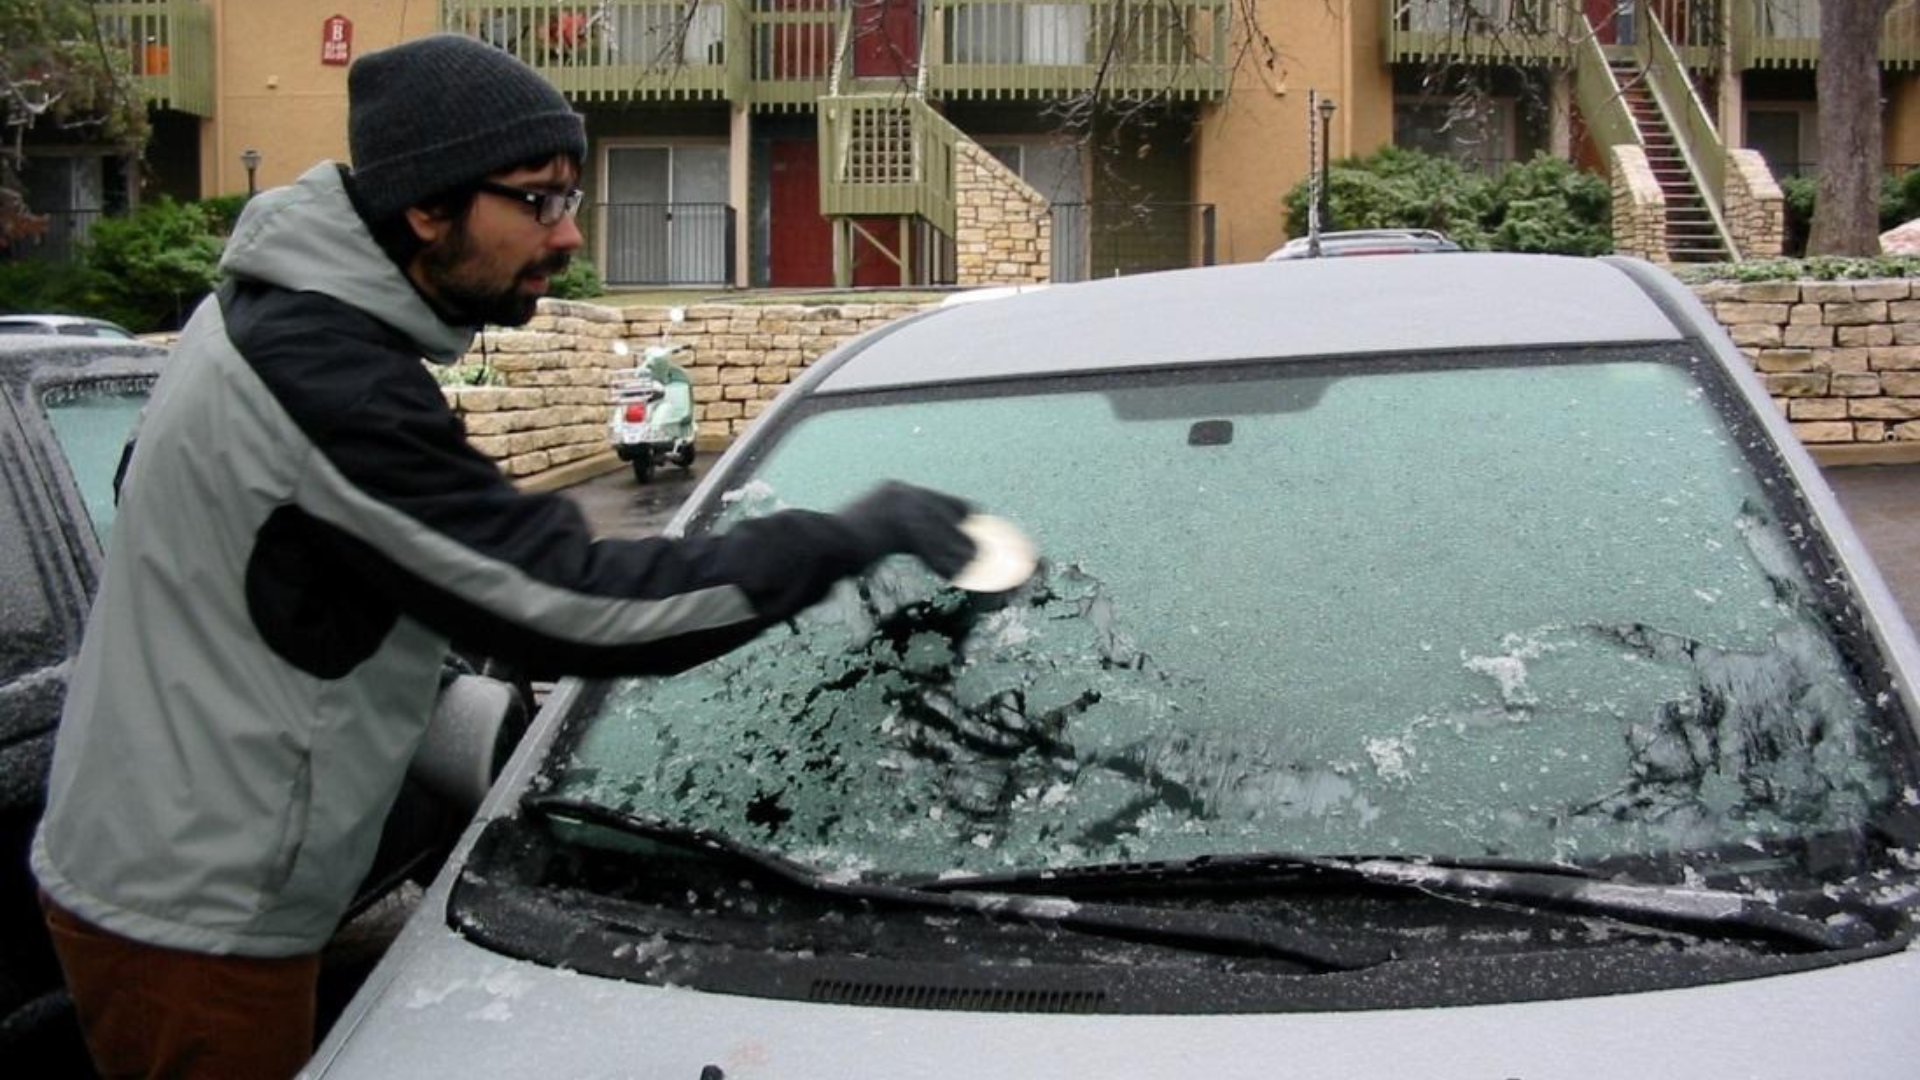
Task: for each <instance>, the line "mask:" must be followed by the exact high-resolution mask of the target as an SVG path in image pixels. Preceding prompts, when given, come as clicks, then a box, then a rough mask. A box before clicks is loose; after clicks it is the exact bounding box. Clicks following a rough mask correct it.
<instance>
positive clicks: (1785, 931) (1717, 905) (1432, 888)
mask: <svg viewBox="0 0 1920 1080" xmlns="http://www.w3.org/2000/svg"><path fill="white" fill-rule="evenodd" d="M1327 880H1335V881H1345V882H1349V883H1361V884H1365V885H1369V886H1377V887H1382V888H1389V889H1406V890H1412V891H1417V892H1421V893H1425V894H1427V895H1431V896H1437V897H1440V898H1442V899H1448V900H1463V901H1468V902H1476V903H1479V902H1485V903H1499V904H1508V905H1516V906H1521V907H1528V908H1535V909H1543V910H1555V911H1564V912H1568V913H1571V914H1577V915H1595V916H1603V917H1606V918H1611V919H1617V920H1621V921H1624V922H1632V923H1638V924H1641V925H1648V926H1660V927H1667V928H1671V929H1676V930H1681V931H1684V932H1688V933H1693V934H1696V935H1697V934H1703V933H1704V934H1708V935H1713V936H1723V937H1749V938H1763V939H1768V940H1772V941H1777V942H1783V943H1786V944H1789V945H1795V946H1799V947H1802V948H1813V949H1820V950H1842V949H1852V948H1858V947H1860V946H1863V945H1867V944H1870V943H1872V942H1873V941H1877V940H1879V939H1880V938H1881V934H1880V932H1879V931H1878V930H1877V929H1875V928H1874V927H1873V925H1872V924H1871V923H1870V922H1869V921H1867V920H1866V919H1865V918H1864V917H1862V914H1863V913H1862V912H1859V911H1849V912H1846V914H1848V915H1849V916H1852V917H1849V918H1844V919H1839V920H1836V921H1833V922H1829V921H1825V920H1821V919H1816V918H1811V917H1808V916H1805V915H1799V914H1795V913H1793V912H1790V911H1785V910H1782V909H1781V908H1779V907H1777V906H1775V905H1773V904H1772V903H1769V902H1768V901H1766V900H1763V899H1761V898H1759V897H1757V896H1750V895H1748V894H1745V893H1738V892H1729V891H1725V890H1718V889H1696V888H1680V887H1674V886H1667V885H1645V884H1634V883H1630V882H1620V881H1613V880H1607V879H1605V878H1603V877H1601V876H1600V875H1599V874H1598V873H1596V872H1594V871H1592V870H1589V869H1586V868H1584V867H1579V866H1572V865H1566V864H1561V863H1548V862H1529V861H1525V860H1515V859H1499V858H1485V859H1474V858H1464V859H1463V858H1443V857H1427V856H1372V857H1350V856H1323V855H1304V854H1293V853H1284V852H1275V853H1252V854H1243V855H1203V856H1198V857H1195V858H1192V859H1181V860H1169V861H1164V862H1146V863H1112V864H1106V865H1092V866H1073V867H1062V868H1059V869H1054V870H1026V871H1017V872H1012V873H1006V874H983V875H969V876H964V877H948V878H942V879H936V880H929V881H920V882H914V883H913V887H914V888H917V889H923V890H926V891H931V892H941V891H944V890H948V889H980V888H992V889H997V890H1001V891H1006V892H1018V891H1021V890H1025V889H1031V888H1045V889H1049V890H1051V891H1054V892H1064V893H1073V892H1077V891H1082V890H1085V889H1088V888H1090V887H1092V888H1106V887H1113V886H1128V885H1149V884H1150V885H1154V886H1160V887H1164V886H1168V885H1200V886H1202V887H1205V886H1209V885H1214V884H1231V885H1233V886H1236V887H1245V886H1247V885H1249V884H1265V885H1273V884H1277V883H1278V882H1280V881H1296V882H1304V881H1327Z"/></svg>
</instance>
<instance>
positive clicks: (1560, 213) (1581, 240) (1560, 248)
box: [1486, 153, 1613, 255]
mask: <svg viewBox="0 0 1920 1080" xmlns="http://www.w3.org/2000/svg"><path fill="white" fill-rule="evenodd" d="M1491 203H1492V209H1491V211H1490V212H1489V215H1488V217H1487V219H1486V224H1487V228H1488V232H1489V234H1490V236H1491V238H1492V246H1493V247H1495V248H1497V249H1499V250H1501V251H1531V252H1543V253H1557V254H1562V255H1603V254H1605V253H1607V252H1609V251H1612V250H1613V193H1612V191H1611V190H1610V189H1609V188H1608V186H1607V182H1606V181H1605V180H1603V179H1601V178H1600V177H1598V176H1595V175H1594V174H1592V173H1589V172H1583V171H1582V170H1580V169H1578V168H1576V167H1575V166H1574V165H1573V163H1572V162H1569V161H1563V160H1561V159H1560V158H1556V157H1554V156H1552V155H1551V154H1546V153H1541V154H1535V155H1534V157H1533V160H1532V161H1529V162H1526V163H1525V164H1521V165H1515V166H1513V167H1512V168H1510V169H1508V170H1507V171H1506V172H1503V173H1501V174H1500V177H1499V179H1497V180H1495V181H1494V183H1493V190H1492V198H1491Z"/></svg>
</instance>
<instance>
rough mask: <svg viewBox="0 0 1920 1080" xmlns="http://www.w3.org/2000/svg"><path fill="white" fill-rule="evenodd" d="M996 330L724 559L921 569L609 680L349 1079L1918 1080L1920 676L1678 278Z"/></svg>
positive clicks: (727, 480) (1187, 300)
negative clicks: (858, 562) (961, 509)
mask: <svg viewBox="0 0 1920 1080" xmlns="http://www.w3.org/2000/svg"><path fill="white" fill-rule="evenodd" d="M1421 264H1422V260H1414V259H1329V260H1313V261H1299V262H1293V261H1288V262H1278V263H1261V264H1254V265H1240V266H1226V267H1215V268H1208V269H1201V270H1192V271H1177V272H1172V273H1164V274H1150V275H1140V276H1136V277H1127V278H1118V279H1113V280H1103V281H1099V282H1094V283H1087V284H1077V285H1069V286H1064V287H1057V288H1053V289H1048V290H1045V291H1041V292H1033V293H1028V294H1025V295H1020V296H1014V297H1010V298H1007V299H1003V300H996V301H990V302H983V303H976V304H967V305H954V306H950V307H944V308H940V309H936V310H934V311H931V312H928V313H925V314H921V315H918V316H915V317H913V318H911V319H909V320H904V321H902V322H899V323H895V324H892V325H890V326H888V327H885V328H883V329H881V330H878V331H875V332H873V333H870V334H868V335H865V336H864V337H862V338H859V339H857V340H855V341H854V342H852V343H850V344H848V345H847V346H845V347H843V348H841V349H839V350H837V351H835V352H834V353H833V354H831V355H830V356H828V357H826V358H825V359H823V360H822V361H821V362H819V363H818V364H816V365H815V366H813V367H812V368H811V369H810V370H809V371H808V372H807V373H806V375H805V376H804V377H803V378H802V379H800V380H799V381H798V382H797V383H796V384H795V385H794V386H792V387H791V388H790V389H789V390H788V391H787V392H786V393H785V394H784V395H783V396H782V397H781V398H779V399H778V401H777V402H776V403H775V404H774V405H773V406H772V407H771V408H769V410H768V411H767V412H766V413H765V414H764V415H763V416H762V417H761V419H760V420H759V421H758V422H757V423H756V424H755V425H754V427H753V428H752V429H751V430H750V432H749V433H748V434H747V435H745V436H744V437H743V438H742V439H741V440H740V441H739V442H738V443H736V444H735V446H734V447H733V448H732V449H731V450H730V451H729V452H728V453H727V454H726V455H725V456H724V457H723V458H722V459H721V460H720V461H719V462H717V463H716V464H715V465H714V467H713V469H712V471H711V472H710V474H709V475H708V476H707V477H706V479H705V480H704V482H703V483H702V484H701V485H700V487H699V488H698V489H697V490H696V491H695V493H694V494H693V496H692V497H691V499H690V501H689V503H688V504H687V505H686V506H685V507H684V508H683V509H682V511H681V513H680V514H679V516H678V517H677V518H676V519H675V522H674V524H673V525H672V526H671V527H670V531H672V532H679V533H684V534H687V535H703V534H710V533H716V532H721V531H724V530H726V529H728V528H729V527H731V526H733V525H734V524H735V523H737V522H739V521H741V520H743V519H746V518H749V517H751V516H753V515H756V514H759V513H762V512H764V511H766V510H768V509H770V508H773V507H779V506H798V507H814V508H831V507H834V506H836V505H840V504H842V503H843V502H845V501H846V500H848V499H851V498H853V497H854V496H855V495H857V494H858V493H859V492H861V491H862V490H864V489H865V488H866V487H867V486H868V485H870V484H872V483H874V482H876V481H878V480H880V479H882V478H885V477H897V478H900V479H903V480H907V481H911V482H916V483H921V484H927V485H931V486H934V487H938V488H941V489H945V490H948V491H952V492H955V493H957V494H959V495H961V496H963V497H965V498H967V499H969V500H971V501H972V502H974V503H975V504H976V505H978V506H979V507H980V508H981V509H982V510H984V511H987V512H991V513H993V514H998V515H1002V516H1005V517H1007V518H1010V519H1012V520H1014V521H1015V522H1018V523H1019V524H1020V525H1021V526H1022V527H1023V528H1024V529H1025V530H1026V531H1027V532H1029V533H1030V534H1031V536H1032V537H1033V538H1034V540H1035V541H1036V542H1037V544H1038V546H1039V549H1040V550H1041V551H1042V552H1043V554H1044V561H1043V564H1042V567H1041V570H1040V571H1039V573H1037V574H1036V575H1035V576H1034V577H1033V578H1032V579H1030V580H1029V581H1028V582H1027V583H1026V584H1024V585H1022V586H1019V587H1018V588H1016V589H1014V590H1012V591H1011V592H1007V593H1003V594H998V595H975V594H971V593H963V592H959V591H957V590H955V589H953V588H951V587H948V586H946V585H945V584H944V583H942V582H941V581H938V580H936V579H935V578H933V577H932V576H931V575H929V574H928V573H927V572H926V571H925V570H923V569H922V568H921V567H920V566H919V564H917V563H914V562H912V561H911V560H904V559H900V560H890V561H888V562H886V563H883V564H881V565H880V566H879V567H877V568H875V569H874V570H872V571H871V572H870V573H869V574H868V575H866V576H865V577H864V578H862V579H861V580H859V581H857V582H849V583H846V584H845V585H844V586H843V587H842V588H840V589H839V590H838V591H837V592H835V593H834V594H833V595H832V596H830V597H829V598H828V599H827V600H825V601H823V602H822V603H821V604H819V605H817V606H816V607H814V608H813V609H810V610H809V611H807V612H806V613H804V614H803V615H802V616H801V617H800V618H798V619H796V620H794V621H793V622H792V623H791V624H790V625H783V626H781V627H778V628H776V629H773V630H770V631H769V632H767V633H766V634H764V635H763V636H761V637H759V638H757V639H756V640H754V641H752V642H751V643H749V644H747V645H745V646H743V647H742V648H740V649H739V650H737V651H736V652H734V653H732V654H729V655H727V656H724V657H721V658H719V659H717V660H714V661H712V662H710V663H708V664H705V665H702V666H700V667H697V668H695V669H693V670H691V671H688V672H685V673H683V674H681V675H678V676H675V677H672V678H665V679H634V680H619V681H596V682H580V681H569V682H564V683H562V684H561V685H560V686H559V687H558V688H557V689H556V691H555V692H554V694H553V696H552V697H550V698H549V699H548V702H547V704H546V707H545V708H544V709H543V711H542V713H541V715H540V716H539V717H538V718H537V719H536V721H535V723H534V726H533V729H532V730H531V731H530V733H529V735H528V737H527V739H526V740H525V741H523V743H522V744H521V747H520V750H519V752H518V753H517V755H516V757H515V759H514V760H513V761H512V762H511V763H510V764H509V765H508V767H507V770H506V772H505V774H504V775H503V776H502V778H501V780H500V781H499V782H498V783H497V784H496V785H495V787H494V789H493V791H492V793H491V794H490V795H489V797H488V801H487V804H486V805H485V806H484V807H483V808H482V810H481V813H480V815H479V818H478V819H477V821H476V823H475V824H474V825H473V826H472V827H470V829H469V831H468V834H467V836H466V837H465V838H464V839H463V840H462V843H461V847H460V849H459V850H458V851H457V852H456V853H455V855H454V856H453V857H452V859H451V860H450V861H449V863H448V865H447V866H446V868H445V869H444V870H443V871H442V873H441V875H440V877H439V878H438V879H436V881H435V883H434V885H433V886H432V887H431V888H430V889H429V890H428V891H427V893H426V896H425V898H424V900H423V902H422V904H421V905H420V907H419V908H418V909H417V910H416V913H415V915H414V916H413V919H412V921H411V922H410V924H409V925H408V926H407V928H406V929H405V930H404V931H403V932H402V933H401V935H400V936H399V938H398V940H397V941H396V943H395V945H394V946H393V948H392V949H390V950H389V952H388V953H387V954H386V956H385V958H384V959H383V961H382V963H381V965H380V966H379V968H377V969H376V971H375V972H374V973H373V975H372V976H371V977H370V978H369V979H368V981H367V982H366V983H365V984H363V986H362V988H361V991H360V994H359V995H358V997H357V998H356V999H355V1001H354V1002H353V1003H352V1004H351V1005H350V1006H349V1007H348V1009H347V1011H346V1013H345V1014H343V1019H342V1021H341V1022H340V1023H339V1024H337V1025H336V1026H335V1027H334V1029H333V1032H332V1034H331V1035H330V1036H329V1037H328V1038H327V1040H326V1041H325V1042H324V1043H323V1045H322V1046H321V1047H320V1049H319V1052H318V1054H317V1056H316V1057H315V1059H314V1060H313V1062H312V1063H311V1065H310V1066H309V1069H308V1072H307V1075H309V1076H312V1077H326V1078H328V1080H359V1078H362V1077H376V1076H394V1075H415V1074H425V1073H428V1072H432V1073H434V1074H445V1075H452V1076H460V1077H491V1076H501V1077H505V1076H532V1075H567V1076H635V1075H641V1076H661V1077H695V1076H703V1077H709V1078H719V1077H724V1078H725V1080H756V1078H780V1080H808V1078H829V1077H831V1078H843V1077H850V1076H858V1077H882V1076H887V1077H892V1076H913V1077H918V1078H932V1080H940V1078H956V1080H958V1078H967V1080H971V1078H974V1077H982V1076H991V1077H1055V1076H1067V1077H1088V1078H1093V1077H1122V1076H1123V1077H1129V1078H1176V1077H1178V1078H1186V1077H1194V1076H1207V1077H1228V1078H1263V1080H1264V1078H1267V1077H1271V1076H1274V1075H1277V1074H1286V1075H1294V1074H1298V1075H1303V1076H1327V1077H1335V1076H1337V1077H1343V1078H1349V1080H1366V1078H1376V1080H1384V1078H1388V1077H1392V1078H1401V1077H1405V1076H1408V1075H1419V1076H1422V1077H1433V1078H1439V1080H1445V1078H1462V1080H1465V1078H1471V1080H1485V1078H1487V1077H1514V1076H1545V1075H1551V1076H1554V1077H1558V1078H1562V1080H1577V1078H1603V1077H1604V1078H1614V1077H1621V1076H1641V1075H1646V1076H1664V1077H1679V1076H1684V1077H1690V1078H1695V1080H1717V1078H1731V1077H1742V1078H1751V1077H1804V1076H1821V1075H1834V1074H1836V1073H1837V1072H1844V1074H1845V1075H1847V1076H1848V1077H1850V1078H1861V1077H1879V1078H1892V1077H1906V1076H1909V1075H1911V1073H1912V1070H1913V1063H1914V1062H1915V1061H1920V1026H1916V1025H1915V1024H1913V1023H1912V1022H1911V1019H1912V1017H1913V1016H1914V1015H1915V1014H1916V1011H1917V1010H1920V952H1916V951H1914V950H1912V949H1910V948H1909V946H1910V945H1911V944H1912V942H1913V938H1914V934H1913V927H1914V910H1913V909H1914V905H1915V902H1916V900H1915V898H1916V897H1920V870H1917V868H1920V853H1917V852H1916V851H1915V850H1914V844H1915V842H1916V839H1920V828H1916V826H1920V811H1917V810H1916V804H1920V795H1917V794H1916V791H1920V778H1917V777H1916V769H1917V767H1920V759H1917V758H1916V730H1915V724H1914V718H1915V715H1916V713H1915V710H1916V700H1915V694H1914V689H1913V688H1914V686H1915V685H1916V681H1920V651H1917V650H1916V644H1915V641H1914V637H1913V634H1912V632H1911V630H1910V629H1909V628H1908V627H1907V625H1906V624H1905V623H1904V622H1903V621H1902V620H1901V618H1900V616H1899V613H1898V611H1897V609H1896V607H1895V604H1894V601H1893V599H1892V598H1891V596H1890V595H1889V593H1888V591H1887V589H1886V587H1885V585H1884V584H1883V582H1882V581H1881V579H1880V578H1879V576H1878V574H1877V572H1876V571H1875V569H1874V567H1873V565H1872V563H1871V561H1870V559H1869V557H1868V555H1867V554H1866V551H1865V549H1864V548H1863V547H1862V545H1861V544H1860V542H1859V541H1858V539H1857V538H1856V536H1855V534H1854V532H1853V530H1852V529H1851V527H1850V526H1849V525H1848V523H1847V521H1846V520H1845V519H1844V517H1843V516H1842V514H1841V512H1840V510H1839V506H1838V504H1837V503H1836V501H1835V499H1834V497H1833V495H1832V493H1831V491H1830V490H1829V489H1828V487H1827V486H1826V484H1825V482H1824V481H1823V480H1822V478H1821V476H1820V473H1819V471H1818V469H1817V468H1816V467H1815V465H1814V464H1813V462H1812V460H1811V459H1810V458H1809V456H1808V455H1807V453H1806V452H1805V451H1804V450H1803V449H1802V448H1801V447H1800V446H1799V445H1798V443H1797V442H1796V441H1795V440H1794V438H1793V436H1792V434H1791V433H1790V431H1789V430H1788V428H1787V426H1786V424H1785V423H1784V421H1783V419H1782V417H1781V416H1780V415H1779V413H1778V411H1777V410H1776V408H1775V407H1774V406H1773V404H1772V403H1771V401H1770V400H1769V398H1768V396H1767V394H1766V391H1765V389H1764V388H1763V387H1762V386H1761V385H1760V383H1759V381H1758V379H1757V378H1756V376H1755V375H1754V374H1753V372H1752V371H1751V370H1750V367H1749V365H1748V363H1747V361H1746V360H1745V359H1744V358H1743V357H1742V356H1741V355H1740V353H1739V352H1738V351H1737V350H1736V349H1735V348H1734V347H1733V345H1732V343H1731V342H1730V340H1729V339H1728V337H1727V335H1726V334H1725V332H1724V331H1723V330H1722V329H1721V328H1720V327H1719V326H1718V325H1717V324H1716V323H1715V322H1714V321H1713V319H1712V318H1711V317H1710V316H1709V315H1708V313H1707V312H1706V311H1705V310H1704V309H1703V308H1702V307H1701V305H1700V304H1699V302H1698V301H1697V300H1695V299H1694V298H1693V297H1692V295H1691V294H1690V293H1688V292H1687V291H1686V290H1685V289H1684V288H1683V287H1681V286H1680V285H1679V284H1678V283H1677V282H1676V281H1675V280H1674V279H1673V278H1672V277H1671V276H1669V275H1668V274H1666V273H1665V272H1664V271H1661V270H1659V269H1657V268H1655V267H1653V266H1651V265H1648V264H1646V263H1642V262H1638V261H1634V260H1628V259H1619V258H1607V259H1598V260H1584V259H1569V258H1558V257H1551V256H1522V255H1500V254H1463V255H1460V256H1458V257H1456V258H1453V259H1450V260H1449V262H1448V267H1447V273H1445V274H1434V273H1432V272H1431V270H1432V268H1431V267H1430V266H1424V265H1421Z"/></svg>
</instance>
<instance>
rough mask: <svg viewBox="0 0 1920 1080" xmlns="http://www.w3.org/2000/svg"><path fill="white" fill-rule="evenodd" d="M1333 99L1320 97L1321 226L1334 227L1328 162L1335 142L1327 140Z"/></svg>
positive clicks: (1331, 120)
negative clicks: (1328, 182)
mask: <svg viewBox="0 0 1920 1080" xmlns="http://www.w3.org/2000/svg"><path fill="white" fill-rule="evenodd" d="M1334 108H1335V106H1334V104H1333V99H1332V98H1328V97H1323V98H1321V99H1320V104H1319V111H1320V227H1321V228H1323V229H1328V230H1331V229H1332V228H1333V199H1332V197H1331V195H1330V194H1329V193H1328V191H1327V175H1328V174H1327V163H1328V162H1329V161H1331V160H1332V159H1333V144H1332V143H1330V142H1328V141H1327V129H1328V127H1329V126H1330V125H1331V124H1332V123H1333V110H1334Z"/></svg>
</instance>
